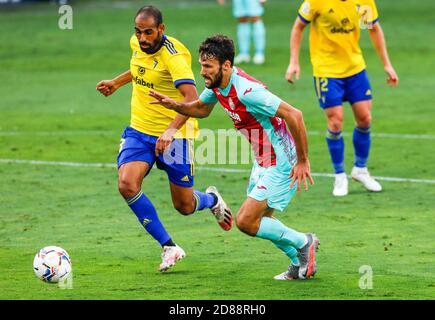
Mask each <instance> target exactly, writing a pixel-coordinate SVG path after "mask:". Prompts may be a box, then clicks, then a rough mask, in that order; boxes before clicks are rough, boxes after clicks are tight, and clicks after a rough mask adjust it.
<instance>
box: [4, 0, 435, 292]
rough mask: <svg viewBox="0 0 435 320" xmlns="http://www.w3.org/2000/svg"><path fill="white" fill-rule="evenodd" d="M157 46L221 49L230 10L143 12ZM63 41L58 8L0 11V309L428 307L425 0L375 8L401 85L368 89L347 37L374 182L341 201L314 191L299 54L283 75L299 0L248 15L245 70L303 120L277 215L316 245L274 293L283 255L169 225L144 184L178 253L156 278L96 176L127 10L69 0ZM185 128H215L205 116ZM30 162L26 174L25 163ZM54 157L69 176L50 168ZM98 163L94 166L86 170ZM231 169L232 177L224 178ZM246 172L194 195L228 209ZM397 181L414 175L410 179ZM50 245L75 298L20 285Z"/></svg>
mask: <svg viewBox="0 0 435 320" xmlns="http://www.w3.org/2000/svg"><path fill="white" fill-rule="evenodd" d="M149 3H150V4H155V5H157V6H158V7H160V8H161V9H162V11H163V14H164V22H165V23H166V25H167V32H166V33H167V34H169V35H172V36H174V37H176V38H178V39H180V40H181V41H182V42H183V43H184V44H185V45H186V46H187V47H188V48H189V49H190V50H191V52H192V55H193V67H194V72H195V76H196V78H197V82H198V89H199V90H202V88H203V82H202V80H201V78H200V76H199V73H198V71H199V68H198V64H197V63H196V61H197V47H198V45H199V43H200V42H201V41H202V40H203V39H204V38H205V37H207V36H209V35H211V34H214V33H216V32H222V33H225V34H228V35H230V36H232V37H233V38H234V37H235V34H236V23H235V21H234V19H233V17H232V15H231V9H230V4H229V3H228V4H227V5H226V6H225V7H220V6H218V5H217V4H216V2H215V1H214V0H213V1H211V0H210V1H206V0H203V1H199V0H197V1H170V0H162V1H150V2H149ZM70 4H71V5H72V7H73V30H61V29H59V28H58V20H59V18H60V14H59V13H58V5H57V4H56V3H55V2H54V1H45V2H41V3H40V4H35V3H32V4H25V5H0V30H1V31H0V44H1V45H0V79H1V82H0V181H1V182H0V270H1V272H0V299H285V300H290V299H430V298H432V299H433V297H434V286H435V281H434V280H435V277H434V270H433V266H434V262H435V261H434V240H435V237H434V229H435V228H434V216H435V215H434V214H435V201H434V199H435V185H434V183H435V152H434V151H435V128H434V125H433V122H434V119H435V111H434V90H433V88H434V86H435V80H434V77H433V75H434V73H435V41H434V40H435V39H434V34H435V25H434V24H433V19H434V13H433V12H435V3H434V2H433V1H431V0H422V1H418V3H412V2H409V1H405V0H400V1H393V0H381V1H377V4H378V9H379V11H380V22H381V24H382V27H383V28H384V32H385V35H386V39H387V44H388V48H389V52H390V57H391V59H392V62H393V64H394V66H395V68H396V71H397V72H398V74H399V77H400V79H401V82H400V85H399V87H398V88H389V87H387V85H386V84H385V75H384V72H383V70H382V65H381V63H380V62H379V59H378V58H377V56H376V53H375V51H374V49H373V47H372V45H371V43H370V41H369V37H368V35H367V33H366V32H363V34H362V39H361V42H360V43H361V47H362V49H363V51H364V56H365V59H366V62H367V64H368V72H369V76H370V79H371V82H372V86H373V92H374V99H375V100H374V109H373V120H374V122H373V132H374V136H373V148H372V152H371V158H370V161H369V165H370V169H371V170H372V172H373V174H374V175H376V176H381V177H387V178H388V177H390V178H400V179H399V181H386V180H381V182H382V184H383V186H384V191H383V192H382V193H380V194H370V193H367V192H365V191H364V190H363V189H362V187H361V186H360V185H357V184H356V183H350V194H349V196H347V197H345V198H342V199H337V198H333V197H332V196H331V188H332V182H333V180H332V179H331V178H330V177H328V176H325V175H323V174H325V173H330V172H331V165H330V161H329V155H328V154H327V149H326V144H325V142H324V131H325V121H324V116H323V115H322V112H321V110H320V109H319V107H318V106H317V101H316V98H315V93H314V90H313V83H312V77H311V66H310V64H309V57H308V46H307V39H308V32H306V33H305V36H304V44H303V47H302V51H301V68H302V75H301V79H300V80H299V82H297V84H296V85H293V86H290V85H288V84H287V83H286V81H285V80H284V72H285V69H286V67H287V64H288V58H289V49H288V43H289V35H290V29H291V26H292V24H293V21H294V19H295V16H296V12H297V8H298V6H299V4H300V1H283V0H279V1H278V0H269V1H268V3H267V6H266V13H265V16H264V20H265V23H266V28H267V56H266V58H267V61H266V64H265V65H264V66H254V65H244V66H242V67H243V68H244V69H245V70H246V71H247V72H249V73H251V74H252V75H253V76H255V77H257V78H259V79H261V80H262V81H263V82H265V83H266V84H267V85H268V86H269V88H270V89H271V91H273V92H275V93H276V94H278V95H279V96H281V97H282V98H283V99H285V100H287V101H288V102H290V103H291V104H293V105H295V106H297V107H298V108H300V109H301V110H302V111H303V112H304V117H305V121H306V125H307V128H308V131H309V143H310V159H311V164H312V170H313V172H315V173H316V174H317V175H316V176H315V180H316V185H315V186H313V187H312V188H311V190H310V191H309V192H308V193H305V192H304V193H301V194H300V195H298V196H297V197H296V198H295V199H294V201H293V202H292V204H291V206H289V207H288V208H287V210H286V211H285V213H284V214H282V215H280V218H281V219H282V220H283V221H285V222H286V224H288V225H290V226H294V227H295V228H296V229H298V230H305V231H315V232H316V233H317V234H318V235H319V237H320V239H321V242H322V245H321V248H320V251H319V255H318V259H317V260H318V275H317V276H316V278H315V279H314V280H310V281H293V282H277V281H273V280H272V277H273V276H274V275H275V274H278V273H280V272H282V271H283V270H285V268H286V267H287V260H286V258H285V257H284V256H283V255H282V254H281V253H280V252H279V251H278V250H276V249H275V248H274V247H272V246H271V245H270V244H269V243H268V242H266V241H261V240H259V239H252V238H249V237H247V236H245V235H243V234H241V233H240V232H239V231H238V230H237V229H234V230H232V231H231V232H229V233H225V232H224V231H221V230H220V229H219V228H218V227H217V225H216V223H215V221H214V218H213V217H212V216H211V215H210V214H209V213H208V212H204V213H203V214H199V215H194V216H190V217H183V216H181V215H179V214H178V213H176V212H175V210H174V209H173V208H172V206H171V203H170V200H169V199H170V197H169V192H168V186H167V180H166V176H165V175H164V173H163V172H160V171H155V172H153V173H152V174H151V175H150V176H149V177H148V178H147V179H146V180H145V184H144V188H143V189H144V191H145V192H146V193H147V194H149V196H150V198H151V199H152V201H153V202H154V204H155V205H156V207H157V209H158V211H159V214H160V216H161V219H162V220H163V222H164V223H165V225H166V227H167V229H168V230H169V232H170V233H171V234H172V235H173V237H174V239H175V241H176V242H178V243H180V245H182V246H183V248H184V249H185V250H186V252H187V257H186V259H185V260H184V261H182V262H180V263H179V265H177V266H176V267H175V268H174V270H173V271H171V272H169V273H168V274H163V275H162V274H159V273H158V272H157V266H158V264H159V263H160V256H159V255H160V248H159V247H158V245H156V244H155V243H154V242H153V241H152V239H151V238H150V237H149V236H148V235H146V233H145V232H144V230H143V229H142V228H141V226H140V225H139V224H138V223H137V221H136V218H135V217H134V215H133V214H132V213H131V212H130V211H129V209H128V207H127V206H126V205H125V203H124V202H123V201H122V199H121V197H120V196H119V195H118V192H117V182H116V179H117V174H116V169H115V168H114V167H113V164H114V163H115V158H116V154H117V150H118V142H119V137H120V134H121V132H122V129H123V128H124V126H126V125H127V124H128V120H129V101H130V89H129V88H123V89H122V90H120V91H119V92H117V93H116V94H115V95H114V96H112V97H110V98H104V97H102V96H100V95H99V93H98V92H97V91H96V90H95V84H96V83H97V82H98V81H99V80H101V79H107V78H111V77H113V76H115V75H117V74H119V73H120V72H122V71H124V70H126V68H128V65H129V59H130V49H129V44H128V40H129V37H130V35H131V34H132V32H133V17H134V14H135V12H136V11H137V9H138V8H139V7H140V6H142V5H144V4H145V2H144V1H84V0H83V1H72V2H71V1H70ZM345 116H346V117H345V127H344V132H345V133H346V135H345V142H346V146H347V147H346V169H347V171H348V172H349V171H350V168H351V166H352V158H353V155H352V148H351V136H350V134H351V131H352V128H353V121H352V116H351V113H350V110H349V108H348V107H347V108H346V115H345ZM200 125H201V127H202V128H209V129H218V128H231V122H230V121H229V120H228V119H227V116H226V115H225V114H224V113H223V112H222V111H221V110H220V107H218V108H216V110H215V111H214V112H213V114H212V116H211V117H210V118H208V119H204V120H201V121H200ZM29 160H36V161H41V162H39V163H31V162H30V161H29ZM64 162H68V163H64ZM98 164H104V165H103V166H102V167H100V166H99V165H98ZM235 167H237V168H238V169H240V170H239V171H235V172H232V171H231V170H228V169H233V168H235ZM248 169H249V166H248V165H245V166H241V165H239V166H235V165H231V166H225V165H215V166H213V165H207V166H203V167H202V168H201V167H200V168H198V170H197V176H196V186H197V188H199V189H205V188H206V187H207V186H208V185H210V184H215V185H217V186H218V187H219V188H220V189H221V190H222V193H223V195H224V196H225V198H226V199H227V202H228V203H229V204H230V206H231V207H232V208H233V210H234V211H236V209H237V208H238V206H239V205H240V204H241V201H242V199H243V198H244V197H245V186H246V182H247V177H248V175H249V173H248V171H247V170H248ZM409 179H414V180H409ZM46 245H59V246H62V247H63V248H65V249H66V250H67V251H68V252H69V253H70V255H71V257H72V261H73V270H74V288H73V289H72V290H60V289H59V288H58V287H57V286H55V285H46V284H44V283H42V282H40V281H39V280H38V279H36V277H35V276H34V274H33V271H32V260H33V256H34V254H35V253H36V252H37V250H39V249H40V248H42V247H43V246H46ZM363 265H368V266H371V267H372V269H373V289H371V290H363V289H361V288H359V285H358V284H359V280H360V277H361V276H362V274H360V273H359V272H358V271H359V268H360V267H361V266H363Z"/></svg>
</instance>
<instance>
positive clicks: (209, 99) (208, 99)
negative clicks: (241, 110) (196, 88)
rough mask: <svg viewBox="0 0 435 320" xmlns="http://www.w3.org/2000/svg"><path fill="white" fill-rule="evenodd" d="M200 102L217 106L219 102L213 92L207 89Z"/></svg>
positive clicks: (200, 97)
mask: <svg viewBox="0 0 435 320" xmlns="http://www.w3.org/2000/svg"><path fill="white" fill-rule="evenodd" d="M199 100H201V101H202V102H204V103H206V104H215V103H217V102H218V98H217V97H216V95H215V94H214V92H213V90H211V89H207V88H205V89H204V91H203V92H202V93H201V95H200V96H199Z"/></svg>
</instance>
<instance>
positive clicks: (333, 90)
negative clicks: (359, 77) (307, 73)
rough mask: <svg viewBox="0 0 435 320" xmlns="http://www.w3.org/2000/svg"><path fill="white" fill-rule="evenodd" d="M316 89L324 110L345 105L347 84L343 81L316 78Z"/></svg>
mask: <svg viewBox="0 0 435 320" xmlns="http://www.w3.org/2000/svg"><path fill="white" fill-rule="evenodd" d="M314 89H315V91H316V95H317V99H318V100H319V105H320V107H321V108H322V109H326V108H331V107H335V106H341V105H342V104H343V101H344V95H345V83H344V80H343V79H339V78H326V77H314Z"/></svg>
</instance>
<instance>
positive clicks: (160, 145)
mask: <svg viewBox="0 0 435 320" xmlns="http://www.w3.org/2000/svg"><path fill="white" fill-rule="evenodd" d="M177 88H178V90H179V91H180V92H181V94H182V95H183V97H184V102H191V101H195V100H197V99H198V92H197V91H196V86H195V85H192V84H188V83H185V84H181V85H179V86H178V87H177ZM188 119H189V117H188V116H185V115H183V114H177V116H176V117H175V118H174V120H173V121H172V122H171V123H170V124H169V126H168V127H167V128H166V130H165V131H164V132H163V133H162V134H161V135H160V136H159V138H158V139H157V141H156V147H155V153H156V156H157V157H158V156H159V154H160V153H164V152H165V150H166V149H167V148H168V147H169V146H170V145H171V143H172V140H174V136H175V134H176V133H177V131H178V129H180V128H181V127H182V126H183V125H184V124H185V123H186V121H187V120H188Z"/></svg>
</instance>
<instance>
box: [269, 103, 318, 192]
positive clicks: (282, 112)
mask: <svg viewBox="0 0 435 320" xmlns="http://www.w3.org/2000/svg"><path fill="white" fill-rule="evenodd" d="M276 116H277V117H280V118H282V119H284V121H285V122H286V123H287V126H288V127H289V129H290V132H291V134H292V136H293V139H294V141H295V144H296V153H297V155H298V162H297V163H296V165H295V166H294V167H293V169H292V172H291V173H290V177H291V179H292V180H291V183H290V188H292V187H293V185H294V183H295V182H297V191H298V192H299V191H300V190H301V188H300V186H301V182H303V184H304V188H305V190H308V183H307V179H308V180H309V181H310V183H311V184H314V180H313V178H312V177H311V168H310V161H309V160H308V139H307V130H306V129H305V123H304V118H303V116H302V112H301V111H300V110H298V109H296V108H294V107H292V106H291V105H289V104H288V103H286V102H284V101H281V104H280V105H279V107H278V110H277V112H276Z"/></svg>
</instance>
